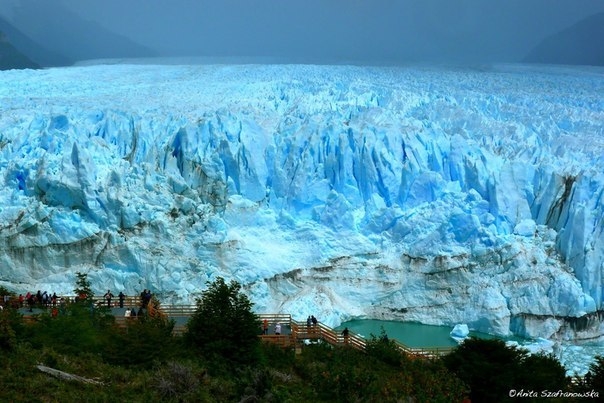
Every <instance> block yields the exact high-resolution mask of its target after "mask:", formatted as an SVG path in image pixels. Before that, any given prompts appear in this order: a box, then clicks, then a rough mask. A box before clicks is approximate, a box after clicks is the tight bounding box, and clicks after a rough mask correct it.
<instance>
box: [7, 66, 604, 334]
mask: <svg viewBox="0 0 604 403" xmlns="http://www.w3.org/2000/svg"><path fill="white" fill-rule="evenodd" d="M602 94H604V69H601V68H591V67H566V66H530V65H492V66H479V67H474V68H462V67H443V66H399V67H370V66H311V65H186V64H182V65H161V64H136V63H126V62H124V63H117V64H103V63H100V64H91V65H85V66H84V65H82V66H72V67H63V68H51V69H45V70H38V71H32V70H12V71H4V72H0V181H1V184H2V186H1V188H0V285H4V286H5V287H7V288H9V289H12V290H15V291H16V292H26V291H28V290H37V289H46V290H49V291H53V292H57V293H64V294H71V293H72V288H73V284H74V273H75V272H76V271H83V272H86V273H88V275H89V279H90V280H91V282H92V285H93V288H94V289H95V290H96V291H97V292H99V293H100V292H103V291H104V290H106V289H112V290H123V291H124V292H125V293H127V294H137V293H139V292H140V291H141V290H142V289H143V288H148V289H151V290H152V291H153V292H154V293H155V294H157V295H159V296H160V298H161V299H162V301H165V302H173V303H177V302H178V303H192V302H193V300H194V298H195V297H197V296H199V293H200V291H201V290H203V289H204V288H205V284H206V282H207V281H211V280H213V279H215V278H216V277H217V276H222V277H224V278H226V279H227V280H228V279H234V280H237V281H239V282H240V283H241V284H242V285H243V287H244V290H245V292H246V293H248V295H249V296H250V298H251V300H252V301H253V302H254V304H255V309H256V310H257V311H258V312H284V313H291V314H293V316H294V317H295V318H298V319H304V318H306V317H307V316H308V315H310V314H314V315H315V316H316V317H318V318H319V319H320V320H321V321H323V322H326V323H328V324H331V325H337V324H339V323H341V322H342V321H345V320H349V319H353V318H373V319H391V320H401V321H418V322H422V323H426V324H437V325H451V326H453V325H455V324H457V323H465V324H468V325H469V327H470V328H472V329H476V330H479V331H483V332H489V333H493V334H496V335H501V336H508V335H511V334H516V335H520V336H524V337H535V338H536V337H543V338H552V339H560V340H575V341H576V340H588V339H594V338H597V337H599V336H600V335H601V333H602V330H603V329H604V325H602V320H601V319H602V315H601V312H602V309H603V295H602V292H603V281H602V276H603V273H604V221H603V217H604V173H603V170H604V96H603V95H602Z"/></svg>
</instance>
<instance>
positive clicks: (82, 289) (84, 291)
mask: <svg viewBox="0 0 604 403" xmlns="http://www.w3.org/2000/svg"><path fill="white" fill-rule="evenodd" d="M75 275H76V287H75V288H74V289H73V292H74V293H75V295H76V298H77V299H78V301H85V302H92V298H93V297H94V294H93V293H92V289H91V288H90V281H88V274H86V273H82V272H79V271H77V272H76V274H75Z"/></svg>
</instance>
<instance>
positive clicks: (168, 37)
mask: <svg viewBox="0 0 604 403" xmlns="http://www.w3.org/2000/svg"><path fill="white" fill-rule="evenodd" d="M0 2H1V3H4V6H1V5H0V13H3V14H4V15H5V16H7V17H8V18H9V19H10V18H11V14H14V10H11V6H10V5H9V4H10V3H14V4H18V5H19V7H21V8H23V4H34V3H38V7H37V10H39V12H40V15H39V16H38V18H30V19H29V20H31V24H28V20H25V19H24V17H23V15H22V16H21V17H22V18H21V19H20V22H19V24H20V26H19V28H20V29H22V30H23V31H25V33H28V31H29V33H28V34H29V35H30V36H32V37H34V39H37V40H43V39H44V37H45V34H44V30H43V26H44V22H43V21H44V19H54V20H55V21H57V20H59V21H60V20H61V18H65V13H64V10H63V11H62V10H61V9H60V8H61V6H62V7H65V9H67V10H69V11H71V12H74V13H76V14H77V15H79V16H81V17H82V18H83V19H85V20H88V21H93V22H97V23H98V24H100V25H102V26H103V27H105V28H107V29H109V30H111V31H113V32H116V33H119V34H121V35H124V36H126V37H128V38H130V39H132V40H134V41H136V42H138V43H140V44H142V45H145V46H147V47H149V48H151V49H153V50H155V51H157V52H158V53H159V54H160V55H166V56H184V55H199V56H252V57H275V56H276V57H283V58H286V59H287V58H299V59H300V60H302V61H304V59H311V60H312V59H316V58H324V59H333V60H341V61H346V60H351V61H372V60H381V61H388V60H390V61H400V60H427V61H443V60H445V61H454V62H459V61H469V62H474V61H518V60H521V59H522V58H523V57H524V56H525V55H526V53H527V52H528V51H530V50H531V49H532V48H533V47H534V46H535V45H537V44H538V43H539V42H540V41H541V40H542V39H544V38H545V37H546V36H548V35H550V34H554V33H556V32H558V31H560V30H562V29H564V28H567V27H569V26H571V25H572V24H574V23H576V22H577V21H579V20H581V19H583V18H585V17H587V16H589V15H593V14H596V13H600V12H604V0H299V1H293V0H292V1H290V0H103V1H98V0H0ZM42 4H43V5H44V6H42ZM49 5H53V6H49ZM31 13H32V11H30V10H27V13H25V14H26V15H29V16H31ZM22 14H23V12H22ZM64 23H65V24H68V23H69V22H68V21H65V22H64ZM32 32H34V33H32ZM36 36H37V37H38V38H36Z"/></svg>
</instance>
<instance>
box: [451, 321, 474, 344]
mask: <svg viewBox="0 0 604 403" xmlns="http://www.w3.org/2000/svg"><path fill="white" fill-rule="evenodd" d="M469 334H470V329H469V328H468V325H466V324H465V323H458V324H457V325H455V326H454V327H453V330H451V333H449V336H451V338H452V339H453V340H455V341H457V342H458V343H459V342H461V341H463V340H464V339H465V338H466V337H468V335H469Z"/></svg>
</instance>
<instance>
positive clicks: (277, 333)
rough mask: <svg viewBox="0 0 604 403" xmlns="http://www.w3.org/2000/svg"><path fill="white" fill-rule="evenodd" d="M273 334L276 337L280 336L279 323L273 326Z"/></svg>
mask: <svg viewBox="0 0 604 403" xmlns="http://www.w3.org/2000/svg"><path fill="white" fill-rule="evenodd" d="M275 334H276V335H280V334H281V323H277V324H276V325H275Z"/></svg>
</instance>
